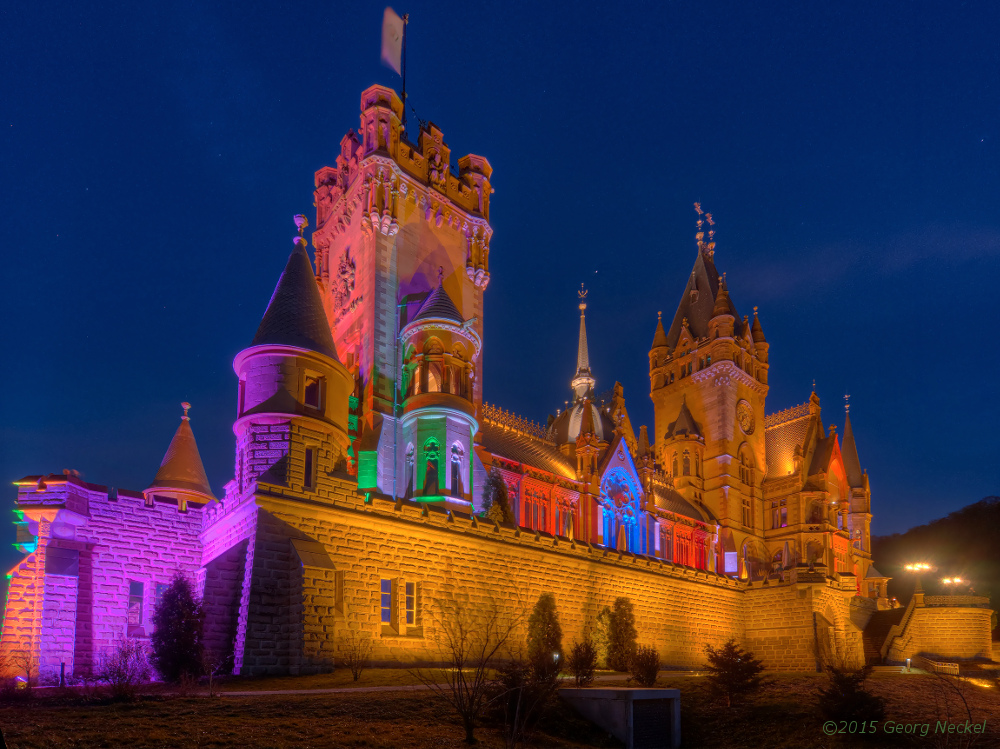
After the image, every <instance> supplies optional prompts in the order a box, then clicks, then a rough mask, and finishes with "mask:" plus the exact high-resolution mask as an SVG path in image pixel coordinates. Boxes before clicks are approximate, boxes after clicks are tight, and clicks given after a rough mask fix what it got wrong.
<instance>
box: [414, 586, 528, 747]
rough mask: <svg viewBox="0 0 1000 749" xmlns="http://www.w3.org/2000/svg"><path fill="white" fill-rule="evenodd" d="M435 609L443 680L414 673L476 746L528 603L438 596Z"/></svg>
mask: <svg viewBox="0 0 1000 749" xmlns="http://www.w3.org/2000/svg"><path fill="white" fill-rule="evenodd" d="M432 609H433V610H432V612H431V613H430V614H429V616H430V618H431V620H432V621H433V622H434V631H435V633H436V635H437V639H438V647H439V649H440V651H441V655H442V660H443V662H444V664H445V667H444V677H443V678H444V683H441V681H440V679H441V677H440V676H439V675H438V674H437V673H435V672H427V671H423V670H420V669H417V670H413V671H411V673H412V674H414V676H416V678H417V679H418V680H419V681H420V682H422V683H423V684H425V685H426V686H428V687H429V688H430V689H431V691H432V692H434V693H435V694H436V695H438V696H439V697H440V698H442V699H443V700H444V701H445V702H447V703H448V704H449V705H451V707H452V708H454V710H455V712H456V713H458V717H459V719H460V720H461V721H462V727H463V728H464V729H465V741H466V743H468V744H474V743H476V737H475V730H476V724H477V723H478V722H479V719H480V716H481V715H482V712H483V708H484V707H485V705H486V702H487V700H488V698H489V695H490V690H491V688H492V686H493V679H492V676H493V671H494V669H496V668H497V666H499V665H500V664H501V662H502V661H503V659H504V655H505V654H506V650H507V647H508V645H509V643H510V641H511V637H512V635H513V634H514V631H515V630H516V628H517V627H518V626H519V624H520V622H521V620H522V619H523V617H524V607H523V606H517V607H515V609H514V611H513V612H511V611H506V610H504V609H501V607H500V606H499V605H498V604H497V602H496V601H494V600H492V599H489V600H487V601H486V602H484V603H483V604H482V605H477V604H470V602H468V601H465V602H460V601H454V600H442V599H435V600H434V601H433V606H432Z"/></svg>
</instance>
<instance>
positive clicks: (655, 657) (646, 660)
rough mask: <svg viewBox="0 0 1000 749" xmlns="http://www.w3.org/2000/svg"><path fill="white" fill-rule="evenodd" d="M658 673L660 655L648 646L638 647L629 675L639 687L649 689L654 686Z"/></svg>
mask: <svg viewBox="0 0 1000 749" xmlns="http://www.w3.org/2000/svg"><path fill="white" fill-rule="evenodd" d="M659 673H660V654H659V653H658V652H657V650H656V648H654V647H652V646H650V645H640V646H639V647H638V648H636V651H635V655H633V656H632V662H631V665H630V667H629V675H630V676H631V677H632V678H633V679H634V680H635V682H636V683H637V684H638V685H639V686H640V687H651V686H653V685H654V684H656V677H657V676H658V675H659Z"/></svg>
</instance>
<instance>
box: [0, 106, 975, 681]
mask: <svg viewBox="0 0 1000 749" xmlns="http://www.w3.org/2000/svg"><path fill="white" fill-rule="evenodd" d="M402 110H403V105H402V102H401V101H400V99H399V97H398V96H397V95H396V93H395V92H394V91H392V90H391V89H388V88H385V87H382V86H372V87H370V88H369V89H367V90H366V91H365V92H364V93H363V94H362V98H361V123H360V129H359V131H358V132H357V133H355V132H353V131H351V132H349V133H348V134H347V135H346V136H345V137H344V138H343V139H342V140H341V143H340V154H339V155H338V156H337V159H336V163H335V165H334V166H329V167H324V168H322V169H320V170H319V171H318V172H317V173H316V175H315V206H316V226H315V231H314V232H313V234H312V243H313V246H314V249H315V265H314V264H313V262H312V261H311V260H310V257H309V253H308V249H307V240H306V239H305V237H304V230H305V228H306V224H307V222H306V220H305V218H304V217H297V223H298V225H299V236H298V237H296V238H295V240H294V247H293V251H292V252H291V255H290V256H289V258H288V262H287V264H286V267H285V270H284V272H283V273H282V275H281V277H280V279H279V280H278V283H277V286H276V288H275V290H274V294H273V296H272V297H271V300H270V303H269V304H268V306H267V310H266V312H265V314H264V316H263V319H262V320H261V321H260V324H259V327H258V329H257V332H256V335H255V336H254V337H253V340H252V341H251V342H250V345H249V346H248V348H246V349H245V350H243V351H242V352H241V353H240V354H239V355H238V356H237V357H236V359H235V361H234V363H233V368H234V371H235V374H236V376H237V379H238V387H237V398H236V420H235V422H234V425H233V431H234V434H235V438H236V456H235V465H234V473H233V479H232V480H231V481H230V482H229V483H228V484H226V486H225V491H224V494H223V496H221V497H216V496H215V495H214V494H213V491H212V489H211V487H210V486H209V483H208V480H207V478H206V474H205V470H204V467H203V465H202V462H201V458H200V456H199V453H198V448H197V445H196V442H195V437H194V433H193V431H192V427H191V422H190V420H189V417H188V413H187V410H188V405H187V404H184V415H183V417H182V419H181V423H180V426H179V427H178V429H177V432H176V434H175V435H174V437H173V439H172V441H171V442H170V445H169V448H168V450H167V452H166V455H165V457H164V458H163V462H162V464H161V466H160V468H159V470H158V471H157V473H156V476H155V478H154V480H153V482H152V483H151V485H150V486H149V487H148V488H146V489H145V490H143V491H141V492H134V491H127V490H124V489H120V488H114V487H107V486H98V485H95V484H90V483H86V482H84V481H82V480H81V479H80V478H79V477H78V476H75V475H72V474H63V475H58V474H57V475H33V476H28V477H25V478H24V479H22V480H20V481H18V482H17V485H18V495H17V504H16V514H17V517H18V521H17V545H18V547H19V549H20V550H21V551H22V552H23V553H24V555H25V557H24V559H23V560H22V561H21V562H19V563H18V564H17V565H16V566H15V568H14V569H13V570H12V571H11V572H10V575H9V578H10V587H9V592H8V600H7V605H6V609H5V614H4V621H3V631H2V637H0V656H2V657H4V658H5V659H6V660H5V661H4V662H5V663H7V664H8V665H7V667H8V670H9V669H10V664H11V663H13V662H14V661H17V660H18V658H19V659H20V660H19V661H18V662H21V663H25V662H27V663H30V664H33V666H32V667H33V668H35V669H36V671H37V672H38V673H39V674H40V675H41V676H42V677H43V678H54V676H55V675H58V674H59V672H60V670H63V671H65V673H67V674H76V675H82V674H86V673H89V672H91V671H93V670H94V669H95V667H96V664H97V662H98V659H99V658H100V655H101V654H102V653H103V652H106V651H107V649H108V648H110V647H112V646H113V644H114V643H115V641H116V640H117V639H118V638H121V637H123V636H127V637H138V638H147V637H149V635H150V633H151V627H152V614H153V611H154V609H155V606H156V605H157V602H158V599H159V597H160V596H161V595H162V592H163V590H164V589H165V587H166V585H167V584H168V583H169V581H170V579H171V578H172V576H173V575H174V574H175V573H176V572H177V571H180V572H181V573H183V574H185V575H187V576H189V577H190V579H192V580H193V581H194V582H195V583H196V587H197V589H198V591H199V592H200V593H201V595H202V596H203V601H204V607H205V612H206V625H205V626H206V631H205V638H206V643H207V644H208V645H209V646H210V647H212V648H213V649H215V650H217V651H218V652H223V653H225V654H227V656H228V657H229V658H231V662H232V665H233V671H234V672H235V673H239V674H261V673H308V672H314V671H319V670H324V669H329V668H330V667H331V666H332V664H333V663H334V662H335V660H336V659H337V658H338V657H339V655H340V654H341V653H342V650H343V647H344V642H345V635H346V634H347V633H349V632H355V633H358V634H359V635H360V636H363V637H369V638H371V641H372V644H373V648H374V657H375V659H376V660H378V661H385V662H413V661H428V660H435V659H437V658H439V657H440V656H439V654H438V651H437V650H436V641H437V628H438V626H439V624H440V622H439V621H438V620H437V618H436V617H437V616H439V613H440V612H439V611H437V605H438V604H439V603H440V602H441V601H442V600H451V601H457V602H460V603H461V604H462V605H463V607H464V609H465V610H466V611H467V612H468V613H469V615H470V616H475V615H476V612H478V611H482V610H485V609H486V608H487V607H490V606H509V607H513V606H522V605H524V602H528V603H530V602H532V601H534V600H535V599H536V598H537V596H538V595H539V594H540V593H541V592H544V591H550V592H552V593H554V594H555V596H556V600H557V604H558V607H559V613H560V617H561V619H562V623H563V632H564V634H565V636H566V640H567V642H569V641H572V640H573V639H579V638H581V637H583V636H585V634H586V633H587V632H588V631H589V629H590V628H591V627H592V626H593V623H594V619H595V617H596V615H597V613H598V612H599V611H600V609H601V608H602V607H603V606H605V605H608V604H610V603H611V602H612V601H613V600H614V599H615V598H616V597H618V596H622V595H625V596H628V597H629V598H631V599H632V601H633V603H634V605H635V608H636V615H637V627H638V631H639V639H640V641H642V642H645V643H649V644H652V645H655V646H656V647H657V648H658V649H659V651H660V653H661V657H662V659H663V661H664V663H666V664H669V665H675V666H687V667H692V666H698V665H700V664H701V663H702V661H703V647H704V645H705V644H712V645H718V644H721V643H722V642H724V641H725V640H727V639H729V638H730V637H735V638H737V639H738V640H739V641H740V642H742V643H743V644H744V645H746V646H747V647H749V648H750V649H751V650H753V651H754V652H755V653H756V654H757V655H758V656H759V657H761V658H762V659H763V660H764V661H765V663H766V664H767V665H768V666H769V667H770V668H773V669H809V670H812V669H814V668H817V667H818V666H820V665H822V663H824V662H837V663H852V662H854V663H857V662H861V661H863V660H864V659H865V658H868V659H869V660H871V659H873V658H876V659H877V658H885V659H887V660H899V659H901V658H904V657H909V656H910V655H914V654H916V653H922V652H926V653H935V654H938V655H943V656H951V657H976V656H986V657H988V656H989V652H990V639H989V634H990V630H989V621H990V616H989V609H988V608H985V607H984V605H983V602H982V601H981V600H979V599H974V598H969V597H939V598H950V599H951V600H945V601H930V600H928V601H925V600H924V599H923V597H922V596H921V597H915V599H914V602H911V604H910V606H909V607H908V608H907V609H906V610H905V611H903V610H893V609H891V608H889V605H888V602H887V600H886V582H887V578H886V577H885V576H883V575H881V574H880V573H879V572H878V571H877V570H876V568H875V567H874V566H873V564H872V558H871V553H870V536H869V533H870V525H871V518H872V514H871V491H870V487H869V483H868V477H867V474H865V473H864V472H863V471H862V469H861V463H860V460H859V457H858V451H857V446H856V445H855V440H854V436H853V433H852V429H851V422H850V416H849V414H848V415H846V417H845V423H844V429H843V433H842V439H841V437H840V436H839V435H838V434H837V433H836V429H835V427H834V426H832V425H830V424H828V423H825V422H824V421H823V418H822V412H821V408H820V401H819V398H818V397H817V396H816V394H815V393H813V394H812V395H811V396H810V398H809V400H808V401H807V402H806V403H803V404H802V405H801V406H797V407H795V408H791V409H788V410H785V411H781V412H777V413H770V414H768V413H767V412H766V410H765V401H766V396H767V392H768V378H769V364H768V348H769V343H768V341H767V339H766V337H765V335H764V330H763V326H762V324H761V321H760V319H759V318H758V315H757V309H756V308H754V310H753V316H752V319H751V318H750V317H749V316H748V315H743V316H741V315H740V313H739V312H738V310H737V308H736V306H735V305H734V303H733V301H732V299H731V298H730V296H729V290H728V287H727V284H726V281H725V277H724V276H720V274H719V272H718V270H717V269H716V264H715V241H714V239H715V238H714V228H713V222H712V218H711V216H710V215H708V214H703V213H702V212H701V209H700V207H699V208H698V211H699V220H698V230H697V234H696V240H697V244H696V247H695V248H694V250H695V251H694V253H693V254H694V265H693V268H692V271H691V274H690V276H689V277H688V278H687V281H686V284H684V285H683V289H682V290H681V284H680V283H678V289H677V290H678V291H680V292H681V293H680V299H679V304H678V306H677V309H676V312H675V313H674V316H673V318H672V319H669V320H667V321H665V320H663V319H660V320H658V321H657V322H656V324H655V327H654V326H653V325H651V326H650V328H651V332H652V346H651V348H650V351H649V360H648V364H649V378H650V396H651V398H652V400H653V404H654V424H653V428H652V432H650V431H649V430H648V429H647V427H646V426H641V427H640V428H639V429H638V432H637V431H636V430H635V428H634V427H633V425H632V422H631V420H630V419H629V414H628V410H627V408H626V405H625V399H624V395H623V391H622V388H621V386H620V385H617V384H616V385H615V386H614V387H613V389H611V390H610V391H609V393H608V394H606V395H600V394H599V392H598V390H597V383H596V381H595V378H594V376H593V374H592V372H591V368H590V360H589V354H588V346H587V331H586V317H585V315H586V307H587V305H586V294H585V292H583V291H581V293H580V298H579V312H580V320H579V326H580V328H579V348H578V356H577V361H576V369H575V372H572V373H571V366H570V363H569V362H567V374H572V376H571V378H570V386H571V388H572V402H571V403H569V404H568V406H567V407H566V408H565V409H564V410H561V411H560V412H558V413H557V414H556V415H554V416H552V417H550V418H549V421H548V423H547V424H546V425H545V426H542V425H540V424H537V423H534V422H531V421H529V420H526V419H524V418H521V417H519V416H515V415H513V414H511V413H508V412H506V411H504V410H502V409H500V408H498V407H496V406H493V405H489V404H488V403H486V402H484V400H483V383H482V378H481V377H480V376H479V372H480V359H481V354H482V351H483V346H484V340H483V317H484V312H485V307H484V294H485V292H486V289H487V287H488V284H489V281H490V264H489V260H490V245H491V240H492V234H493V230H492V228H491V225H490V196H491V194H492V192H493V188H492V186H491V177H492V168H491V166H490V164H489V162H488V161H487V160H486V159H485V158H483V157H480V156H474V155H468V156H464V157H462V158H460V159H458V162H457V172H456V171H453V167H452V159H451V153H450V150H449V148H448V146H447V145H446V143H445V141H444V137H443V135H442V133H441V131H440V130H439V129H438V128H437V127H436V126H434V125H433V124H427V125H425V126H421V128H420V131H419V135H418V136H417V138H416V141H415V142H412V141H410V140H409V139H408V137H407V133H405V132H404V130H403V127H402V125H401V119H402ZM490 472H493V476H494V477H495V476H497V475H499V476H501V477H502V479H503V481H504V482H505V483H506V487H507V492H508V496H509V504H510V509H511V511H512V514H513V522H511V523H498V522H494V521H493V520H490V519H487V518H486V517H485V516H484V515H483V514H482V512H481V510H482V509H483V508H482V502H483V493H484V492H483V489H484V486H485V485H486V482H487V476H488V474H490ZM918 598H919V600H918ZM897 611H898V613H897ZM880 617H881V619H880ZM873 621H880V622H881V624H882V625H889V626H885V627H872V626H869V623H870V622H873ZM875 631H877V632H878V637H877V641H876V640H873V639H872V637H873V636H872V634H871V633H872V632H875ZM866 633H867V635H866ZM12 659H14V660H12Z"/></svg>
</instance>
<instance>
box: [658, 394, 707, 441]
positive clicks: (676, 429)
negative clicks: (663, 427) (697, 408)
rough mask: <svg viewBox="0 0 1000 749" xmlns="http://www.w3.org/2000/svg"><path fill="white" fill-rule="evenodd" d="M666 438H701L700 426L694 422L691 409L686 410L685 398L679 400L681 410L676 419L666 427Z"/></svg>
mask: <svg viewBox="0 0 1000 749" xmlns="http://www.w3.org/2000/svg"><path fill="white" fill-rule="evenodd" d="M666 436H667V437H668V438H673V437H701V436H702V434H701V425H700V424H699V423H698V422H697V421H695V420H694V415H693V414H692V413H691V409H690V408H688V404H687V396H686V395H685V396H684V398H683V399H682V400H681V410H680V412H679V413H678V414H677V418H676V419H674V421H673V422H672V423H671V424H670V426H668V427H667V434H666Z"/></svg>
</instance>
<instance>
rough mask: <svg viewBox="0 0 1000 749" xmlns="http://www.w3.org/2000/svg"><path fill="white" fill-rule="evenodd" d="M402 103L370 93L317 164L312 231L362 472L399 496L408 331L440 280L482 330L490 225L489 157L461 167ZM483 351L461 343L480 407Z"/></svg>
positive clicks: (390, 94) (377, 89)
mask: <svg viewBox="0 0 1000 749" xmlns="http://www.w3.org/2000/svg"><path fill="white" fill-rule="evenodd" d="M402 113H403V103H402V102H401V101H400V99H399V97H398V96H397V95H396V92H395V91H393V90H392V89H389V88H386V87H384V86H372V87H370V88H368V89H367V90H366V91H365V92H364V93H363V94H362V95H361V127H360V131H359V133H358V134H356V133H354V132H353V131H351V132H348V134H347V135H346V136H344V138H343V139H342V140H341V142H340V155H339V156H338V157H337V161H336V166H331V167H324V168H322V169H320V170H319V171H318V172H316V180H315V185H316V189H315V205H316V219H317V222H316V223H317V228H316V231H315V233H314V234H313V244H314V245H315V247H316V264H317V268H316V271H317V281H318V282H319V285H320V289H321V291H322V297H323V305H324V308H325V309H326V313H327V316H328V317H329V320H330V324H331V327H332V329H333V333H334V340H335V341H336V342H337V348H338V353H339V354H340V357H341V360H342V361H343V362H344V363H345V364H346V365H347V367H348V368H349V369H350V370H352V371H353V372H355V373H356V376H357V378H358V388H357V391H356V393H355V399H356V400H355V401H354V402H352V408H353V414H352V425H353V424H355V422H356V426H355V427H353V428H352V430H351V435H350V436H351V439H352V450H357V451H358V460H359V469H358V470H359V472H363V473H364V474H365V475H364V476H361V475H359V481H362V483H363V484H364V485H365V486H367V487H370V488H375V489H377V490H379V491H382V492H385V493H387V494H392V493H395V494H396V495H397V496H401V495H402V494H403V493H404V491H405V487H406V482H405V480H404V479H403V475H404V471H405V444H403V443H401V440H402V435H401V432H400V423H399V422H398V421H397V419H399V417H400V416H401V404H402V402H403V400H404V393H403V381H402V376H401V375H402V369H403V366H402V363H403V354H404V353H405V352H404V350H403V346H402V345H401V344H402V342H401V341H400V339H399V333H400V332H401V331H402V330H403V329H404V328H406V327H407V326H408V325H409V323H410V322H412V321H413V319H414V317H415V316H416V315H418V314H419V313H420V310H421V309H422V305H423V304H424V302H425V300H427V298H428V296H429V295H430V294H431V293H432V292H434V291H435V289H437V288H438V287H440V288H441V289H442V291H443V293H445V294H446V295H447V297H448V298H449V299H450V300H451V301H452V304H453V305H454V306H455V308H456V310H457V311H458V317H460V318H461V320H462V321H463V322H462V326H461V327H462V328H463V330H464V331H466V332H467V333H472V334H474V335H475V336H476V338H477V339H478V340H479V341H482V333H483V292H484V291H485V290H486V286H487V284H488V283H489V278H490V275H489V252H490V239H491V237H492V236H493V229H492V228H491V226H490V224H489V209H490V195H491V193H492V192H493V188H492V187H491V186H490V177H491V174H492V171H493V170H492V167H491V166H490V164H489V162H488V161H487V160H486V159H485V158H483V157H481V156H473V155H468V156H464V157H462V158H460V159H459V160H458V171H457V174H456V173H454V172H453V171H452V165H451V151H450V149H449V148H448V146H447V144H445V142H444V136H443V135H442V133H441V131H440V130H439V129H438V128H437V127H436V126H435V125H433V124H430V123H428V124H427V125H425V126H421V128H420V131H419V133H418V134H417V137H416V142H411V141H410V140H409V139H408V134H407V133H406V132H405V131H404V130H403V129H402V126H401V123H400V120H401V117H402ZM439 268H440V269H442V273H441V276H440V278H439V274H438V269H439ZM459 338H462V336H461V335H460V336H459ZM411 342H412V341H411ZM442 342H443V341H442ZM467 343H468V342H467ZM480 352H481V344H480V345H476V346H472V345H470V346H468V347H467V350H465V351H464V354H463V355H468V356H469V357H470V358H469V359H468V360H466V361H465V362H464V365H463V366H464V368H465V369H466V372H467V382H468V401H469V402H470V403H471V404H472V410H473V413H475V412H476V411H478V409H479V406H480V404H481V403H482V379H481V377H480V376H479V372H480V369H481V368H480V366H479V356H480ZM447 353H448V354H449V355H452V354H454V350H451V349H450V350H449V351H448V352H447ZM470 453H471V451H470ZM470 453H466V455H469V454H470Z"/></svg>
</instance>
